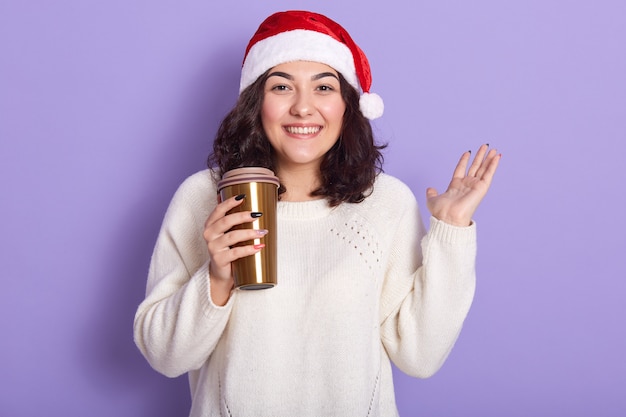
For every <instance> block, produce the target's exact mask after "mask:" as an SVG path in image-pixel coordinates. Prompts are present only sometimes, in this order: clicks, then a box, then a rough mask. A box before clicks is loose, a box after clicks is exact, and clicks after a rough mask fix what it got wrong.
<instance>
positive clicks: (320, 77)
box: [267, 71, 339, 81]
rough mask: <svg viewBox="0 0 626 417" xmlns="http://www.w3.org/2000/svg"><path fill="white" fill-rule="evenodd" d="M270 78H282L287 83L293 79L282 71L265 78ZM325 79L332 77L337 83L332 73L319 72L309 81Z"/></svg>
mask: <svg viewBox="0 0 626 417" xmlns="http://www.w3.org/2000/svg"><path fill="white" fill-rule="evenodd" d="M270 77H283V78H286V79H288V80H289V81H293V79H294V78H293V76H292V75H291V74H287V73H286V72H282V71H275V72H272V73H270V75H268V76H267V78H270ZM325 77H333V78H336V79H337V81H339V77H337V76H336V75H335V74H333V73H332V72H321V73H319V74H315V75H314V76H312V77H311V80H312V81H317V80H320V79H322V78H325Z"/></svg>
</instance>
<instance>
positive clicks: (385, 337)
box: [134, 170, 476, 417]
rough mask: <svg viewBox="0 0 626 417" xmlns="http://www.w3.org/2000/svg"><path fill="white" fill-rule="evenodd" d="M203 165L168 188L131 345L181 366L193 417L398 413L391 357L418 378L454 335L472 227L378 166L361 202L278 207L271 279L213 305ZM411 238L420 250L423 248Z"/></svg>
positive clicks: (207, 179) (467, 284)
mask: <svg viewBox="0 0 626 417" xmlns="http://www.w3.org/2000/svg"><path fill="white" fill-rule="evenodd" d="M215 196H216V190H215V185H214V183H213V181H212V179H211V175H210V172H209V171H208V170H205V171H202V172H199V173H197V174H195V175H193V176H191V177H190V178H188V179H187V180H186V181H185V182H184V183H183V184H182V185H181V187H180V188H179V190H178V191H177V193H176V195H175V196H174V198H173V200H172V202H171V204H170V207H169V209H168V211H167V214H166V216H165V219H164V222H163V226H162V229H161V232H160V234H159V237H158V240H157V243H156V247H155V250H154V254H153V257H152V262H151V265H150V272H149V276H148V283H147V292H146V294H147V295H146V299H145V300H144V301H143V302H142V303H141V305H140V306H139V307H138V310H137V314H136V317H135V326H134V335H135V343H136V344H137V346H138V347H139V349H140V350H141V352H142V353H143V355H144V356H145V357H146V359H147V360H148V361H149V363H150V364H151V366H152V367H153V368H154V369H156V370H157V371H159V372H161V373H163V374H165V375H167V376H172V377H173V376H178V375H181V374H183V373H188V374H189V381H190V387H191V394H192V409H191V412H190V415H191V416H194V417H195V416H228V417H230V416H232V417H244V416H250V417H264V416H268V417H307V416H311V417H327V416H328V417H331V416H337V417H347V416H358V417H361V416H363V417H365V416H381V417H387V416H396V415H397V409H396V405H395V399H394V391H393V380H392V373H391V365H390V360H392V361H393V362H394V363H395V364H396V366H397V367H398V368H400V369H401V370H402V371H404V372H406V373H407V374H409V375H413V376H417V377H428V376H430V375H432V374H433V373H434V372H435V371H437V369H439V367H440V366H441V365H442V363H443V361H444V360H445V358H446V357H447V355H448V353H449V352H450V349H451V348H452V346H453V345H454V342H455V340H456V338H457V336H458V334H459V332H460V330H461V327H462V324H463V321H464V319H465V317H466V314H467V312H468V310H469V308H470V304H471V302H472V298H473V294H474V287H475V272H474V262H475V255H476V231H475V226H474V225H472V226H469V227H465V228H459V227H453V226H450V225H447V224H444V223H442V222H440V221H438V220H436V219H434V218H431V222H430V231H429V232H428V234H425V229H424V227H423V225H422V222H421V218H420V213H419V211H418V207H417V204H416V201H415V198H414V196H413V194H412V193H411V191H410V190H409V188H408V187H406V186H405V185H404V184H403V183H401V182H400V181H399V180H397V179H395V178H393V177H391V176H389V175H385V174H380V175H379V176H378V178H377V180H376V184H375V187H374V189H373V192H372V194H371V195H370V196H369V197H367V198H366V199H365V200H364V201H363V202H362V203H359V204H345V203H344V204H341V205H340V206H338V207H336V208H334V209H331V208H329V207H328V206H327V204H326V202H325V200H316V201H309V202H279V204H278V230H277V231H274V233H278V235H277V237H278V242H279V243H278V258H279V259H278V265H279V270H278V285H277V286H276V287H274V288H272V289H267V290H258V291H239V290H235V291H234V292H233V294H232V296H231V298H230V300H229V301H228V303H227V304H226V305H225V306H224V307H218V306H215V305H214V304H213V303H212V302H211V296H210V292H209V291H210V286H209V285H208V279H209V278H208V253H207V248H206V243H205V241H204V239H203V237H202V232H203V227H204V223H205V221H206V218H207V217H208V215H209V213H210V212H211V211H212V210H213V208H214V206H215V204H216V199H215ZM420 242H421V247H420Z"/></svg>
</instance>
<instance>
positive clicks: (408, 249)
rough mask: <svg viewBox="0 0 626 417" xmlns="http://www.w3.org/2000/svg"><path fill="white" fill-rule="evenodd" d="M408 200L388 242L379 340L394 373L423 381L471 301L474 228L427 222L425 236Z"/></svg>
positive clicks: (437, 365)
mask: <svg viewBox="0 0 626 417" xmlns="http://www.w3.org/2000/svg"><path fill="white" fill-rule="evenodd" d="M411 197H413V196H411ZM409 201H411V205H410V206H409V207H408V208H407V209H406V210H404V213H403V214H402V215H401V216H400V221H399V222H398V223H397V227H396V230H395V233H394V234H393V237H392V242H393V243H392V249H391V253H390V256H389V263H388V267H387V272H386V276H385V282H384V284H383V288H382V294H381V338H382V341H383V344H384V346H385V349H386V351H387V353H388V354H389V357H390V358H391V360H392V361H393V362H394V363H395V365H396V366H397V367H398V368H399V369H401V370H402V371H403V372H405V373H407V374H409V375H412V376H415V377H421V378H426V377H429V376H431V375H433V374H434V373H435V372H436V371H437V370H438V369H439V368H440V367H441V366H442V365H443V362H444V361H445V359H446V358H447V356H448V354H449V353H450V351H451V349H452V347H453V346H454V343H455V342H456V340H457V338H458V336H459V333H460V331H461V328H462V326H463V322H464V320H465V317H466V316H467V313H468V311H469V308H470V306H471V303H472V299H473V297H474V290H475V282H476V274H475V259H476V226H475V224H474V223H472V225H471V226H468V227H455V226H451V225H448V224H446V223H443V222H441V221H439V220H437V219H435V218H434V217H431V218H430V229H429V231H428V233H427V234H425V229H424V227H423V225H422V221H421V217H420V213H419V209H418V207H417V202H415V199H414V197H413V198H411V199H409ZM409 231H411V232H409ZM420 242H421V250H420Z"/></svg>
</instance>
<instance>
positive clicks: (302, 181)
mask: <svg viewBox="0 0 626 417" xmlns="http://www.w3.org/2000/svg"><path fill="white" fill-rule="evenodd" d="M277 176H278V178H279V179H280V182H281V183H282V184H283V185H284V186H285V189H286V190H287V191H286V192H285V193H283V194H281V200H283V201H309V200H317V199H319V197H317V196H311V192H312V191H314V190H315V189H317V188H318V187H319V185H320V178H319V168H315V169H310V168H304V169H303V168H295V169H290V168H281V169H279V170H278V173H277Z"/></svg>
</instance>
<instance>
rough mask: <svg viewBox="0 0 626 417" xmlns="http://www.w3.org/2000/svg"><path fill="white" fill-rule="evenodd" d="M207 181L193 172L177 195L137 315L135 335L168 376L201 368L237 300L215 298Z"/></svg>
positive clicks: (157, 368) (167, 216)
mask: <svg viewBox="0 0 626 417" xmlns="http://www.w3.org/2000/svg"><path fill="white" fill-rule="evenodd" d="M205 182H206V181H201V180H199V178H198V177H197V176H196V177H192V178H190V179H189V180H187V181H186V182H185V183H183V185H181V187H180V188H179V190H178V191H177V193H176V195H175V196H174V198H173V199H172V202H171V203H170V206H169V208H168V211H167V213H166V215H165V219H164V221H163V225H162V228H161V231H160V232H159V236H158V238H157V243H156V246H155V249H154V253H153V256H152V260H151V264H150V270H149V273H148V283H147V289H146V298H145V300H144V301H143V302H142V303H141V304H140V305H139V307H138V309H137V313H136V315H135V323H134V338H135V343H136V344H137V346H138V348H139V350H140V351H141V352H142V354H143V355H144V356H145V357H146V359H147V360H148V362H149V363H150V365H151V366H152V367H153V368H154V369H156V370H157V371H159V372H161V373H163V374H165V375H167V376H172V377H173V376H177V375H181V374H183V373H185V372H188V371H190V370H193V369H197V368H199V367H200V366H202V364H203V363H204V362H205V361H206V360H207V359H208V357H209V355H210V354H211V352H212V351H213V349H214V348H215V345H216V344H217V342H218V340H219V338H220V336H221V335H222V332H223V331H224V328H225V326H226V323H227V322H228V318H229V314H230V310H231V308H232V300H230V302H228V303H227V304H226V305H224V306H223V307H221V306H218V305H216V304H215V303H214V302H213V301H212V299H211V290H212V288H211V286H210V285H209V273H208V269H209V256H208V252H207V244H206V242H205V240H204V239H203V236H202V233H203V230H204V222H205V220H206V218H207V216H208V213H209V211H210V210H211V205H213V206H215V204H216V202H215V201H210V199H209V196H211V195H215V192H214V191H213V190H210V189H209V188H210V187H207V186H206V185H205Z"/></svg>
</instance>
